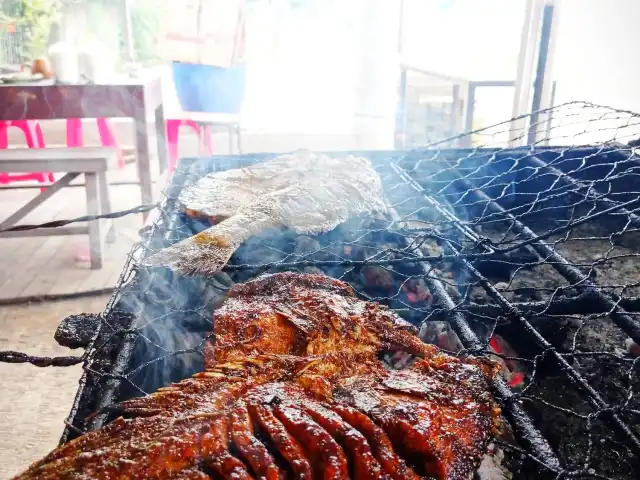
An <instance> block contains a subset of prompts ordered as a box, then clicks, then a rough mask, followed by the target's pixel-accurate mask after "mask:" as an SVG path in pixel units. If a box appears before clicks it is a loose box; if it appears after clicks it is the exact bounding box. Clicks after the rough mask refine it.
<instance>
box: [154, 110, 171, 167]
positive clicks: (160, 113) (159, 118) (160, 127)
mask: <svg viewBox="0 0 640 480" xmlns="http://www.w3.org/2000/svg"><path fill="white" fill-rule="evenodd" d="M155 122H156V124H155V127H156V141H157V142H158V163H159V164H160V174H162V173H164V171H165V170H166V169H167V168H169V155H168V154H167V127H166V122H165V118H164V106H163V104H162V103H161V104H160V105H158V108H156V111H155Z"/></svg>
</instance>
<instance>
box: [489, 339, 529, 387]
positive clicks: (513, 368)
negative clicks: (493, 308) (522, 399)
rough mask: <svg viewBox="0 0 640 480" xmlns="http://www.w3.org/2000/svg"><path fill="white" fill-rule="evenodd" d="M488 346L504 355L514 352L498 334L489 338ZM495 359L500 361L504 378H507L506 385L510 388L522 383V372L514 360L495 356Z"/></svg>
mask: <svg viewBox="0 0 640 480" xmlns="http://www.w3.org/2000/svg"><path fill="white" fill-rule="evenodd" d="M489 346H490V347H491V349H492V350H493V351H494V352H496V353H498V354H500V355H503V356H505V357H514V356H515V353H514V352H513V350H511V348H510V347H509V345H507V343H506V342H505V341H504V339H503V338H502V337H500V336H498V335H494V336H493V337H491V340H489ZM497 360H498V361H499V362H500V363H502V371H503V373H504V376H505V378H506V379H507V385H509V386H510V387H512V388H515V387H519V386H521V385H522V384H523V383H524V373H523V372H521V371H519V370H520V369H519V368H518V366H517V364H516V362H515V361H513V360H510V359H507V360H505V359H502V358H499V357H497Z"/></svg>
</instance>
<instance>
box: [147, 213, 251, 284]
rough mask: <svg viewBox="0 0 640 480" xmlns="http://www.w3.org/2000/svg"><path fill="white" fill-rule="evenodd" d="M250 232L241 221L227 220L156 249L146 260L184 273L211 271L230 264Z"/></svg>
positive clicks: (151, 265)
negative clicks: (158, 249)
mask: <svg viewBox="0 0 640 480" xmlns="http://www.w3.org/2000/svg"><path fill="white" fill-rule="evenodd" d="M246 234H247V232H246V229H244V228H242V226H241V225H238V224H236V223H234V222H229V223H228V221H225V222H222V223H220V224H218V225H215V226H213V227H211V228H208V229H207V230H204V231H202V232H200V233H198V234H197V235H194V236H193V237H189V238H187V239H185V240H182V241H181V242H178V243H176V244H174V245H171V246H169V247H167V248H165V249H163V250H160V251H159V252H157V253H154V254H153V255H151V256H149V257H147V258H146V259H145V260H143V264H144V265H146V266H150V267H159V266H164V267H168V268H170V269H171V270H173V271H174V272H176V273H178V274H181V275H211V274H213V273H215V272H218V271H220V270H221V269H222V268H223V267H224V266H225V265H226V264H227V262H228V261H229V259H230V258H231V256H232V255H233V254H234V252H235V251H236V250H237V249H238V247H240V245H241V244H242V243H243V242H244V241H245V240H246V237H247V235H246Z"/></svg>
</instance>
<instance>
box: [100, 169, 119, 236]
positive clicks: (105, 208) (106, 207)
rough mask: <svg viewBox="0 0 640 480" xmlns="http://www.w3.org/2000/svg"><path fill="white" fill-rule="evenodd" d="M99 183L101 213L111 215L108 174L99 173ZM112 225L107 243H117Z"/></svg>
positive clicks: (114, 228)
mask: <svg viewBox="0 0 640 480" xmlns="http://www.w3.org/2000/svg"><path fill="white" fill-rule="evenodd" d="M98 183H99V185H100V213H102V214H105V213H111V212H112V210H111V195H110V193H109V183H108V182H107V173H106V172H100V173H98ZM110 223H111V226H110V227H109V230H108V231H107V236H106V237H105V238H106V241H107V243H115V241H116V227H115V225H114V224H113V223H112V222H110Z"/></svg>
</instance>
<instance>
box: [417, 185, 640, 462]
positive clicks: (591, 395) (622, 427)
mask: <svg viewBox="0 0 640 480" xmlns="http://www.w3.org/2000/svg"><path fill="white" fill-rule="evenodd" d="M459 178H460V181H462V182H463V183H464V184H465V186H467V187H468V188H469V190H470V192H471V194H472V195H474V196H475V197H476V198H477V199H479V200H481V201H483V202H486V203H487V205H488V206H489V208H490V209H491V210H492V211H493V212H495V213H498V214H500V215H502V216H504V217H505V218H507V219H508V220H509V221H510V222H512V225H513V228H514V230H515V231H516V232H517V233H519V234H521V235H523V236H524V237H526V238H527V239H528V240H530V242H531V243H530V244H531V246H532V248H534V249H535V250H536V252H537V253H538V254H539V255H540V256H541V257H542V258H547V259H550V260H552V262H553V263H552V265H553V267H554V268H555V269H556V270H557V271H558V273H560V274H561V275H562V276H563V277H565V278H566V279H567V280H569V281H570V282H572V283H575V284H582V285H583V287H581V288H583V289H584V290H585V291H587V292H589V293H591V294H593V295H594V298H595V299H596V300H597V301H598V302H600V304H601V305H603V307H605V308H608V311H611V312H612V313H611V318H612V319H613V320H614V322H615V323H616V324H617V325H618V326H619V327H620V328H622V329H623V330H624V331H625V332H626V333H627V334H628V335H629V336H630V337H631V338H632V339H633V340H634V341H636V342H637V343H638V341H637V340H636V339H638V340H640V327H638V325H637V324H636V322H635V320H634V319H632V318H631V317H630V316H629V315H628V314H627V313H626V312H624V310H622V309H620V307H619V306H618V305H617V303H616V301H614V300H613V299H612V298H611V297H610V296H608V295H606V294H604V293H603V292H601V291H599V290H598V288H597V286H596V285H595V284H594V283H593V282H591V281H590V280H587V279H585V278H584V275H583V274H582V273H581V272H580V271H579V270H578V269H576V268H575V267H573V266H572V265H571V264H570V263H569V262H568V260H566V259H565V258H564V257H562V256H561V255H559V254H558V253H557V252H555V251H554V250H552V249H551V248H550V247H549V246H548V245H546V244H544V243H542V242H541V241H539V240H537V238H538V237H537V236H536V234H535V233H534V232H533V231H532V230H531V229H530V228H528V227H527V226H526V225H524V224H523V223H522V222H520V221H519V220H518V219H517V218H516V217H514V216H513V215H511V214H510V213H508V212H507V211H506V210H505V209H504V208H502V206H500V205H499V204H498V203H496V202H495V201H493V200H492V199H491V198H489V197H488V196H487V195H486V194H485V193H484V192H482V191H479V190H477V189H474V188H473V185H472V184H471V183H470V182H469V181H467V180H466V179H464V178H462V177H461V176H460V177H459ZM422 193H423V195H427V193H426V191H424V189H422ZM449 248H451V250H452V251H453V252H456V253H459V252H457V250H456V248H455V247H454V246H453V245H452V244H451V243H450V242H449ZM462 261H463V263H465V266H466V268H468V269H469V272H470V273H471V274H472V275H473V276H474V277H475V278H476V279H478V281H479V282H480V284H481V285H482V286H483V288H484V289H485V291H486V292H487V294H488V295H489V296H490V297H491V298H492V299H493V300H494V301H495V302H496V303H498V305H500V306H501V307H503V308H504V310H505V311H506V312H509V313H510V314H511V315H510V316H511V318H512V319H513V320H515V321H516V322H517V323H519V324H520V325H521V326H522V328H523V330H524V331H526V332H527V333H528V334H529V335H530V336H532V338H533V339H534V340H535V341H536V343H537V344H538V345H539V346H540V348H541V349H542V353H543V355H549V356H550V357H551V358H553V360H554V361H555V362H556V363H557V364H558V366H559V367H560V368H561V369H562V370H563V371H564V372H565V373H566V374H567V376H568V377H569V379H571V381H572V382H573V383H574V384H575V385H576V386H578V387H580V388H581V389H582V390H583V391H584V392H585V393H586V394H587V395H586V396H587V398H588V400H589V403H591V405H592V406H593V407H594V408H596V409H597V410H606V411H608V412H609V416H610V418H611V419H612V421H613V424H614V425H615V426H616V428H617V429H618V430H619V431H620V432H621V433H622V434H624V435H625V436H626V437H627V438H628V439H629V441H630V443H631V445H632V447H633V449H634V451H635V453H636V454H639V455H640V439H639V438H638V437H637V436H636V434H635V433H633V432H632V431H631V430H630V429H629V427H628V426H627V425H626V424H625V423H624V422H623V421H622V420H621V419H620V417H619V416H618V415H617V414H616V413H614V412H613V409H612V407H611V406H610V405H608V404H607V403H606V402H605V401H604V400H603V399H602V397H601V396H600V395H599V394H598V392H596V391H595V390H594V389H593V388H592V387H591V386H590V385H589V384H588V383H587V381H586V380H585V379H584V378H582V376H581V375H580V374H579V373H578V372H577V371H576V370H575V369H574V368H573V367H572V366H571V365H570V364H569V363H568V362H567V361H566V360H565V359H564V358H563V357H562V356H561V355H560V354H559V353H558V352H557V351H556V350H555V348H554V347H553V345H551V344H550V343H549V342H547V340H545V338H544V337H543V336H542V335H540V333H538V331H537V330H536V329H535V328H534V327H533V326H532V325H531V324H530V323H529V322H528V321H527V320H526V319H525V318H524V317H523V316H522V313H521V312H520V311H519V310H518V309H516V308H515V307H514V306H513V305H512V304H511V303H510V302H509V301H508V300H507V299H506V298H504V297H503V296H502V295H501V294H500V293H499V292H498V291H497V290H496V289H495V288H494V287H493V285H492V284H491V283H490V282H489V281H488V280H487V279H486V278H484V277H483V276H482V275H481V274H480V272H478V271H477V270H476V269H475V268H474V267H473V266H472V265H471V264H470V263H469V262H468V261H467V260H466V259H464V258H463V259H462ZM579 288H580V287H579Z"/></svg>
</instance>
